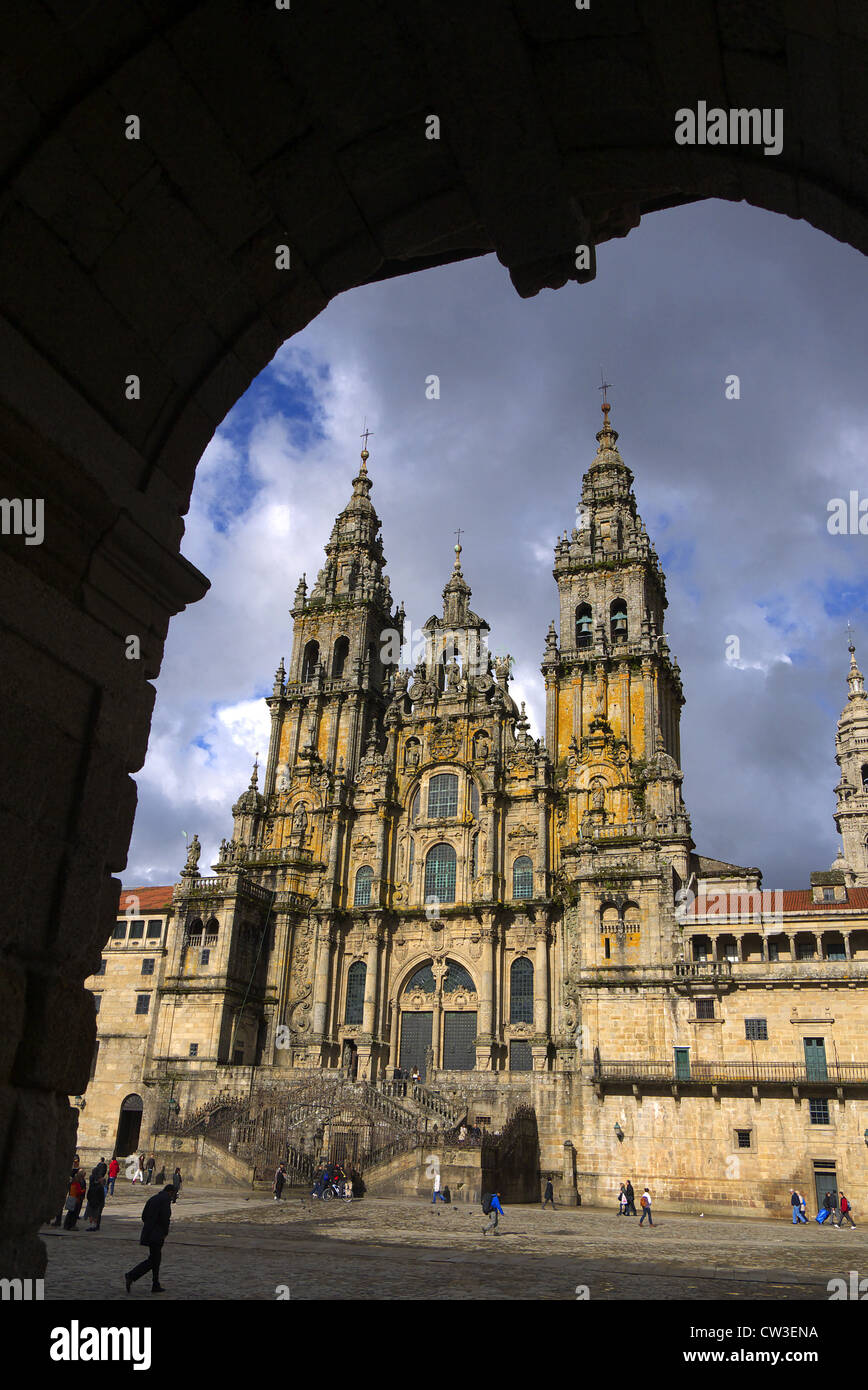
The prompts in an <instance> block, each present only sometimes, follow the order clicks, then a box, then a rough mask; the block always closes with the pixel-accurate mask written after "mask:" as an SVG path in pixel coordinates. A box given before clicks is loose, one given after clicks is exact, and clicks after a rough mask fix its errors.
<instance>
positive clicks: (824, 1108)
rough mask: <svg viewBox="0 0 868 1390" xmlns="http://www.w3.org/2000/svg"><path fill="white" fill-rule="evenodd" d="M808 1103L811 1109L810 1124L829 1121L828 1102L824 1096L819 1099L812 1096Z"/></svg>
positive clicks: (821, 1123)
mask: <svg viewBox="0 0 868 1390" xmlns="http://www.w3.org/2000/svg"><path fill="white" fill-rule="evenodd" d="M808 1105H809V1107H810V1111H811V1124H812V1125H827V1124H828V1123H829V1102H828V1101H827V1100H826V1098H825V1096H823V1097H820V1098H819V1099H818V1098H816V1097H813V1098H812V1099H811V1100H809V1101H808Z"/></svg>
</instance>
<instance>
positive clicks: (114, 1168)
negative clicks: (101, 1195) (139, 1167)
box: [106, 1157, 121, 1197]
mask: <svg viewBox="0 0 868 1390" xmlns="http://www.w3.org/2000/svg"><path fill="white" fill-rule="evenodd" d="M120 1171H121V1165H120V1164H119V1163H118V1161H117V1158H115V1157H112V1159H111V1160H110V1162H109V1166H108V1176H107V1178H106V1195H107V1196H108V1197H113V1196H114V1195H115V1182H116V1181H117V1176H118V1173H119V1172H120Z"/></svg>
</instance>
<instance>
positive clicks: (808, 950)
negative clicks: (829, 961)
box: [796, 941, 815, 960]
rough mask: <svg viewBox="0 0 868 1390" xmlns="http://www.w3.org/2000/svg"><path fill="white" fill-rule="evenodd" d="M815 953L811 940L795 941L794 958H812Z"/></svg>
mask: <svg viewBox="0 0 868 1390" xmlns="http://www.w3.org/2000/svg"><path fill="white" fill-rule="evenodd" d="M814 955H815V951H814V943H813V941H797V942H796V960H813V959H814Z"/></svg>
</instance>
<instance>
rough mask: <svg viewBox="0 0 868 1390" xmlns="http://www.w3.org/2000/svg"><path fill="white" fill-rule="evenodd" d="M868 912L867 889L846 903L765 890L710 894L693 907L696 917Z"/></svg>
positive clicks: (806, 892) (851, 893)
mask: <svg viewBox="0 0 868 1390" xmlns="http://www.w3.org/2000/svg"><path fill="white" fill-rule="evenodd" d="M847 909H849V910H850V911H851V912H853V911H856V912H868V888H848V889H847V901H846V902H838V903H834V902H833V903H815V902H814V901H813V897H812V891H811V889H810V888H778V889H774V890H773V889H764V890H763V891H762V892H761V893H760V892H759V891H755V892H752V893H730V892H720V893H715V892H710V893H706V894H705V895H704V896H703V897H698V898H696V899H694V901H693V902H692V903H691V904H690V909H689V911H690V914H691V915H692V916H694V917H706V916H707V917H735V916H738V915H739V914H741V916H742V917H748V916H750V915H752V914H753V915H757V916H760V915H762V916H767V917H772V916H774V915H775V913H777V912H835V911H839V912H840V911H846V910H847Z"/></svg>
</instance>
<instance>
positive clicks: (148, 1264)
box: [124, 1183, 177, 1293]
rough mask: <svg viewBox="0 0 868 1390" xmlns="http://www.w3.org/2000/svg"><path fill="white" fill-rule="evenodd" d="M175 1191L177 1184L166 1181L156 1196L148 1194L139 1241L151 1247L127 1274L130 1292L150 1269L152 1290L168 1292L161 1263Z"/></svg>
mask: <svg viewBox="0 0 868 1390" xmlns="http://www.w3.org/2000/svg"><path fill="white" fill-rule="evenodd" d="M176 1195H177V1194H176V1192H175V1187H174V1184H173V1183H167V1184H166V1186H165V1187H164V1188H163V1190H162V1192H155V1193H154V1195H153V1197H149V1198H148V1200H147V1201H146V1202H145V1205H144V1207H143V1208H142V1234H141V1235H140V1236H139V1245H146V1246H147V1247H148V1258H147V1259H146V1260H142V1261H141V1263H140V1264H137V1265H136V1267H135V1269H131V1270H130V1271H129V1273H128V1274H125V1275H124V1284H125V1286H126V1290H127V1293H129V1292H130V1289H131V1288H132V1286H133V1284H134V1283H135V1282H136V1280H137V1279H141V1277H142V1275H143V1274H147V1273H148V1270H150V1272H151V1293H165V1289H164V1288H163V1286H162V1284H161V1283H160V1263H161V1261H162V1258H163V1244H164V1242H165V1240H166V1237H167V1236H168V1234H169V1223H170V1221H171V1220H172V1203H173V1202H174V1200H175V1197H176Z"/></svg>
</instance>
